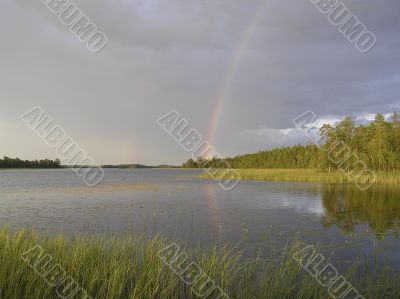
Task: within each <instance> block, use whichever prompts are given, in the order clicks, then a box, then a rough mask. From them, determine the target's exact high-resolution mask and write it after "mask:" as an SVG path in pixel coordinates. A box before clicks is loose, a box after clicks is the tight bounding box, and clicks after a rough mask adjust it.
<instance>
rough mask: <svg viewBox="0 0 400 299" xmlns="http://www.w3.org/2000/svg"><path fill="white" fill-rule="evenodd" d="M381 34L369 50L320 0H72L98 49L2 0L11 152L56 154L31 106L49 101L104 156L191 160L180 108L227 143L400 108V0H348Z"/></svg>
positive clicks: (275, 142)
mask: <svg viewBox="0 0 400 299" xmlns="http://www.w3.org/2000/svg"><path fill="white" fill-rule="evenodd" d="M342 2H343V3H344V4H345V5H346V6H347V7H348V8H349V9H350V10H351V12H352V13H353V14H354V15H355V16H357V17H358V18H359V19H360V20H361V21H362V22H363V23H364V24H365V25H366V27H367V28H368V30H370V31H371V32H373V33H374V34H375V35H376V37H377V43H376V46H375V47H374V48H373V49H372V50H371V51H369V52H368V53H360V52H359V51H358V50H357V49H356V48H355V46H354V45H353V44H352V43H350V42H349V41H348V40H347V39H346V37H344V36H343V35H342V34H341V33H340V32H339V31H338V29H337V27H335V26H333V25H332V24H331V23H330V22H329V20H328V18H327V16H326V15H324V14H322V13H321V12H320V11H319V10H318V9H317V8H316V7H315V6H314V5H313V4H312V3H311V1H310V0H285V1H282V0H270V1H268V0H196V1H193V0H113V1H111V0H96V1H81V0H79V1H78V0H76V1H74V3H75V4H76V5H77V6H78V7H79V8H80V9H81V11H82V12H83V13H84V14H85V15H87V16H88V17H89V18H90V20H91V21H92V22H93V23H94V24H95V25H96V26H97V27H98V28H99V30H101V31H102V32H104V33H105V34H106V36H107V37H108V43H107V45H106V47H105V48H104V49H103V50H102V51H100V52H99V53H91V52H90V51H88V50H87V48H86V47H85V45H83V44H82V43H81V42H80V41H79V40H78V39H77V37H76V36H74V34H72V33H71V32H70V30H69V29H68V28H67V27H65V26H64V25H63V24H61V22H60V21H59V19H58V17H57V16H56V15H55V14H53V13H52V12H51V11H50V10H49V9H48V7H47V6H46V5H45V4H43V3H42V1H39V0H36V1H26V0H2V1H1V2H0V22H1V26H0V36H1V41H0V65H1V70H0V156H9V157H20V158H22V159H42V158H52V159H53V158H57V154H56V152H55V150H54V149H53V148H51V147H49V146H48V145H47V144H46V143H45V142H44V141H43V140H42V139H41V138H40V137H39V136H38V135H37V134H35V132H34V131H33V130H32V129H30V128H29V127H28V126H27V125H26V124H24V123H23V122H22V121H21V119H20V116H21V115H22V114H24V113H25V112H26V111H28V110H30V109H32V108H34V107H36V106H40V107H42V108H43V109H44V110H45V111H46V113H48V114H49V115H50V116H51V117H52V118H53V119H54V121H55V122H56V123H57V124H59V125H60V126H61V127H62V128H63V129H64V130H65V131H66V132H67V134H68V136H71V137H72V138H73V139H74V140H75V141H76V142H77V143H79V145H80V146H81V147H82V148H83V149H84V150H85V151H86V152H87V153H88V155H89V156H91V157H92V158H93V159H94V160H95V161H96V162H97V163H99V164H120V163H140V164H149V165H157V164H181V163H182V162H184V161H185V160H187V159H188V158H190V153H188V152H186V151H184V150H183V149H182V148H181V147H180V145H179V144H177V142H176V141H175V140H174V139H173V138H171V136H170V135H168V134H167V133H166V132H165V131H164V130H163V129H162V128H161V127H160V126H159V125H158V124H157V119H158V118H160V117H161V116H163V115H165V114H166V113H168V112H169V111H171V110H175V111H178V112H179V113H180V115H181V116H182V117H183V118H185V119H187V121H188V122H189V126H190V128H193V129H196V130H197V131H198V132H199V133H200V134H201V135H202V136H203V138H204V139H211V140H210V142H211V143H212V145H213V146H214V147H215V148H216V149H217V151H218V152H219V153H221V154H222V155H224V156H233V155H238V154H244V153H249V152H257V151H259V150H267V149H271V148H274V147H281V146H288V145H294V144H304V143H306V142H307V138H306V136H305V135H304V134H302V132H299V131H297V130H293V127H294V125H293V122H292V120H293V119H294V118H296V117H297V116H299V115H301V114H303V113H304V112H306V111H308V110H312V111H314V112H315V113H316V115H317V116H318V117H319V118H321V119H323V120H326V121H327V122H332V121H333V122H334V121H336V120H340V119H341V118H343V117H344V116H347V115H349V116H352V117H354V118H355V119H358V120H369V119H372V117H373V114H374V113H383V114H387V113H391V112H393V111H396V110H400V84H399V83H400V72H399V70H400V36H399V32H400V18H399V15H400V1H398V0H384V1H376V0H352V1H342Z"/></svg>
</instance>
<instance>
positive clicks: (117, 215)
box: [0, 169, 400, 270]
mask: <svg viewBox="0 0 400 299" xmlns="http://www.w3.org/2000/svg"><path fill="white" fill-rule="evenodd" d="M200 173H201V172H200V171H185V170H157V169H137V170H116V169H107V170H105V179H104V181H103V183H102V184H101V185H99V186H97V187H96V188H89V187H86V186H85V185H84V184H83V182H82V180H81V179H80V178H79V177H77V176H76V175H75V174H74V173H73V172H72V171H71V170H3V171H0V225H8V226H10V227H12V228H20V227H26V228H36V229H40V230H47V231H49V232H51V233H52V232H58V231H63V232H66V233H68V234H73V233H75V232H82V233H89V234H92V233H96V234H102V233H109V232H113V233H117V234H121V235H122V234H126V233H132V232H133V233H135V234H136V233H143V234H145V235H146V236H152V235H154V234H160V235H163V236H166V237H171V238H179V239H182V240H185V241H187V242H188V243H189V244H200V245H204V246H208V245H210V244H217V245H221V244H224V243H232V244H237V243H239V244H240V246H239V247H240V248H241V249H248V250H249V251H252V250H254V249H256V248H257V249H258V248H259V249H262V250H263V251H264V252H268V251H271V250H277V251H279V250H280V248H282V246H284V245H285V244H286V243H287V242H289V243H290V242H292V241H293V240H294V239H296V238H300V239H301V240H302V241H304V242H305V243H307V244H318V245H320V246H323V248H325V249H326V250H329V251H330V252H331V251H332V250H333V251H334V255H333V259H334V260H335V262H336V265H337V266H338V267H340V264H342V265H343V266H345V265H346V264H348V263H350V262H351V261H353V260H354V259H357V258H362V259H363V260H369V261H371V262H378V263H380V262H382V261H387V262H389V263H390V264H391V265H392V266H393V267H395V268H396V269H399V270H400V241H399V238H398V234H399V225H400V221H399V220H400V188H397V187H393V186H392V187H390V186H376V187H375V188H373V189H372V190H370V191H368V192H361V191H358V190H357V189H356V188H354V187H352V186H350V185H325V184H308V183H307V184H303V183H265V182H241V183H240V184H239V186H238V187H236V188H235V189H234V190H233V191H230V192H227V191H223V190H221V189H220V187H219V185H218V184H217V183H214V182H211V181H206V180H201V179H198V178H197V177H196V176H197V175H198V174H200ZM338 264H339V265H338Z"/></svg>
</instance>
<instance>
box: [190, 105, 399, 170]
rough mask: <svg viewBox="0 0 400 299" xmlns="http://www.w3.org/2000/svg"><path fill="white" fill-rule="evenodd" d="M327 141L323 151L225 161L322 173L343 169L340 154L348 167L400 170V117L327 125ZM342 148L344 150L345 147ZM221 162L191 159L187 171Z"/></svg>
mask: <svg viewBox="0 0 400 299" xmlns="http://www.w3.org/2000/svg"><path fill="white" fill-rule="evenodd" d="M320 135H321V138H323V139H322V140H324V142H323V143H322V145H321V148H320V147H318V146H317V145H314V144H310V145H306V146H301V145H297V146H291V147H284V148H278V149H273V150H269V151H260V152H258V153H253V154H247V155H241V156H236V157H230V158H226V159H224V160H225V161H226V162H227V164H229V166H230V167H231V168H238V169H246V168H260V169H262V168H284V169H291V168H294V169H296V168H297V169H298V168H312V169H322V170H337V169H339V168H340V169H342V168H343V164H341V163H337V162H336V161H339V160H340V159H337V158H339V156H340V155H343V156H345V155H346V156H345V157H343V159H342V160H346V165H347V166H346V167H348V165H354V167H356V166H355V165H359V162H360V161H362V163H365V165H366V166H367V167H368V168H369V169H371V170H382V171H395V170H400V118H399V115H398V114H397V113H393V115H392V116H391V117H390V119H388V120H386V118H385V117H384V116H383V115H382V114H377V115H376V116H375V119H374V120H373V121H371V122H369V123H368V124H360V125H356V123H355V122H354V120H353V119H352V118H351V117H346V118H344V119H343V120H342V121H340V122H338V123H337V124H336V125H334V126H332V125H329V124H325V125H323V126H322V127H321V129H320ZM337 144H343V145H345V148H346V149H347V150H342V151H340V152H339V153H334V155H335V158H336V159H333V158H332V151H333V149H334V148H335V146H336V145H337ZM342 149H344V147H343V146H342ZM223 165H224V163H221V159H217V158H214V159H212V160H206V159H203V158H201V157H200V158H198V159H197V160H193V159H190V160H188V161H187V162H186V163H184V164H183V167H184V168H202V167H203V166H206V167H214V168H221V166H223Z"/></svg>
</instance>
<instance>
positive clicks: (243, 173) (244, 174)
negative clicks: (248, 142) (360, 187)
mask: <svg viewBox="0 0 400 299" xmlns="http://www.w3.org/2000/svg"><path fill="white" fill-rule="evenodd" d="M223 171H224V170H215V175H214V176H215V177H219V176H221V175H222V172H223ZM237 171H238V173H239V175H240V178H241V179H242V180H245V181H246V180H247V181H271V182H316V183H354V178H352V177H351V176H348V175H347V174H345V173H343V172H340V171H335V172H327V171H322V170H316V169H237ZM376 175H377V177H376V181H375V183H376V184H393V185H395V184H400V172H399V171H396V172H382V171H381V172H376ZM201 177H202V178H206V179H209V178H210V176H209V175H208V174H207V173H205V174H202V175H201ZM224 178H229V177H225V176H224Z"/></svg>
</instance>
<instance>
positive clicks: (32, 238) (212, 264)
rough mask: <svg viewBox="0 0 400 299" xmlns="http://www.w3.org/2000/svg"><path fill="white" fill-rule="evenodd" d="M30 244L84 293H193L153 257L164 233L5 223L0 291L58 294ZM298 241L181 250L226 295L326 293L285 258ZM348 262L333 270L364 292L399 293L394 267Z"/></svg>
mask: <svg viewBox="0 0 400 299" xmlns="http://www.w3.org/2000/svg"><path fill="white" fill-rule="evenodd" d="M37 245H39V246H41V247H42V248H43V251H44V252H45V253H46V254H48V255H49V256H51V257H52V262H51V265H53V264H54V265H60V266H61V267H62V268H63V269H64V270H65V271H66V274H67V275H70V276H71V277H72V278H73V280H75V281H76V282H77V283H78V284H79V286H80V287H82V288H83V289H84V290H85V292H86V293H87V294H88V295H89V296H91V298H107V299H117V298H132V299H134V298H137V299H142V298H146V299H153V298H154V299H158V298H163V299H164V298H165V299H169V298H175V299H178V298H187V299H191V298H193V299H194V298H198V297H196V295H195V294H194V292H193V289H192V287H191V286H188V285H185V284H184V283H183V282H182V281H181V280H180V279H179V277H178V276H177V275H176V274H175V273H174V272H173V271H172V270H171V269H170V268H169V267H168V266H166V265H164V264H163V262H162V260H161V259H160V258H159V256H158V253H159V252H160V250H162V249H163V248H165V246H166V245H169V243H168V242H167V241H166V240H162V239H160V238H155V239H152V240H145V239H141V238H134V237H131V236H128V237H124V238H122V237H121V238H116V237H82V236H76V237H73V238H68V237H66V236H65V235H62V234H59V235H55V236H47V235H40V234H38V233H37V232H28V231H16V232H11V231H10V230H8V229H2V230H0V262H1V267H0V298H8V299H14V298H15V299H16V298H32V299H39V298H40V299H48V298H49V299H52V298H54V299H55V298H59V297H58V296H57V294H56V288H57V286H56V287H51V286H49V285H48V284H47V283H46V282H45V281H44V280H43V278H42V277H41V276H40V275H39V274H38V273H37V272H35V271H34V270H33V269H32V268H30V266H29V265H28V264H27V263H26V262H25V261H24V260H23V259H22V256H23V255H24V253H26V252H27V251H28V250H30V249H32V248H34V247H35V246H37ZM303 247H304V245H302V244H301V243H300V242H298V241H294V242H293V244H291V245H288V246H286V247H285V248H280V250H279V251H273V252H275V253H274V254H272V255H271V256H269V258H268V259H263V258H262V257H261V256H257V257H253V258H248V259H244V258H242V257H241V256H240V255H239V254H237V253H233V251H232V250H231V249H229V248H228V247H226V246H224V247H222V248H221V247H220V248H218V249H217V248H216V247H213V248H210V249H207V250H204V249H200V248H197V249H187V248H185V251H186V252H187V253H188V255H189V258H190V259H191V260H193V261H195V262H197V264H198V265H199V266H200V268H201V269H202V270H203V271H204V272H205V273H206V274H207V275H208V276H209V277H210V278H212V279H213V280H214V281H215V282H216V284H217V285H218V286H220V287H221V288H222V289H223V290H224V291H225V292H226V293H227V294H228V295H229V298H232V299H239V298H255V299H257V298H260V299H261V298H262V299H291V298H300V299H319V298H328V297H329V295H328V290H327V289H326V288H323V287H321V286H320V285H319V284H318V282H317V281H315V280H314V278H312V276H311V275H309V274H308V273H307V272H306V271H305V270H303V269H302V268H301V267H300V265H299V264H298V263H297V262H296V261H295V260H294V259H293V254H294V253H295V252H298V251H299V249H301V248H303ZM183 248H184V247H183ZM24 256H26V254H25V255H24ZM327 256H328V255H327ZM39 265H42V266H45V264H43V263H42V264H40V263H39ZM355 265H357V262H355ZM355 267H356V266H351V267H350V268H349V271H348V273H347V274H345V273H341V274H345V276H346V279H347V280H348V281H349V282H351V283H352V285H353V286H354V287H356V288H357V290H358V291H359V292H360V293H361V294H363V295H364V296H366V298H383V297H384V298H399V296H400V292H399V285H400V284H399V281H400V278H399V275H398V273H395V272H393V271H391V270H389V269H387V270H385V271H383V270H382V271H380V270H379V271H378V270H371V269H366V270H362V269H358V270H357V269H355ZM39 270H40V269H39ZM78 294H81V293H78ZM70 298H83V296H79V297H78V296H73V297H70ZM85 298H89V297H85ZM208 298H216V296H212V295H211V296H209V297H208Z"/></svg>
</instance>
